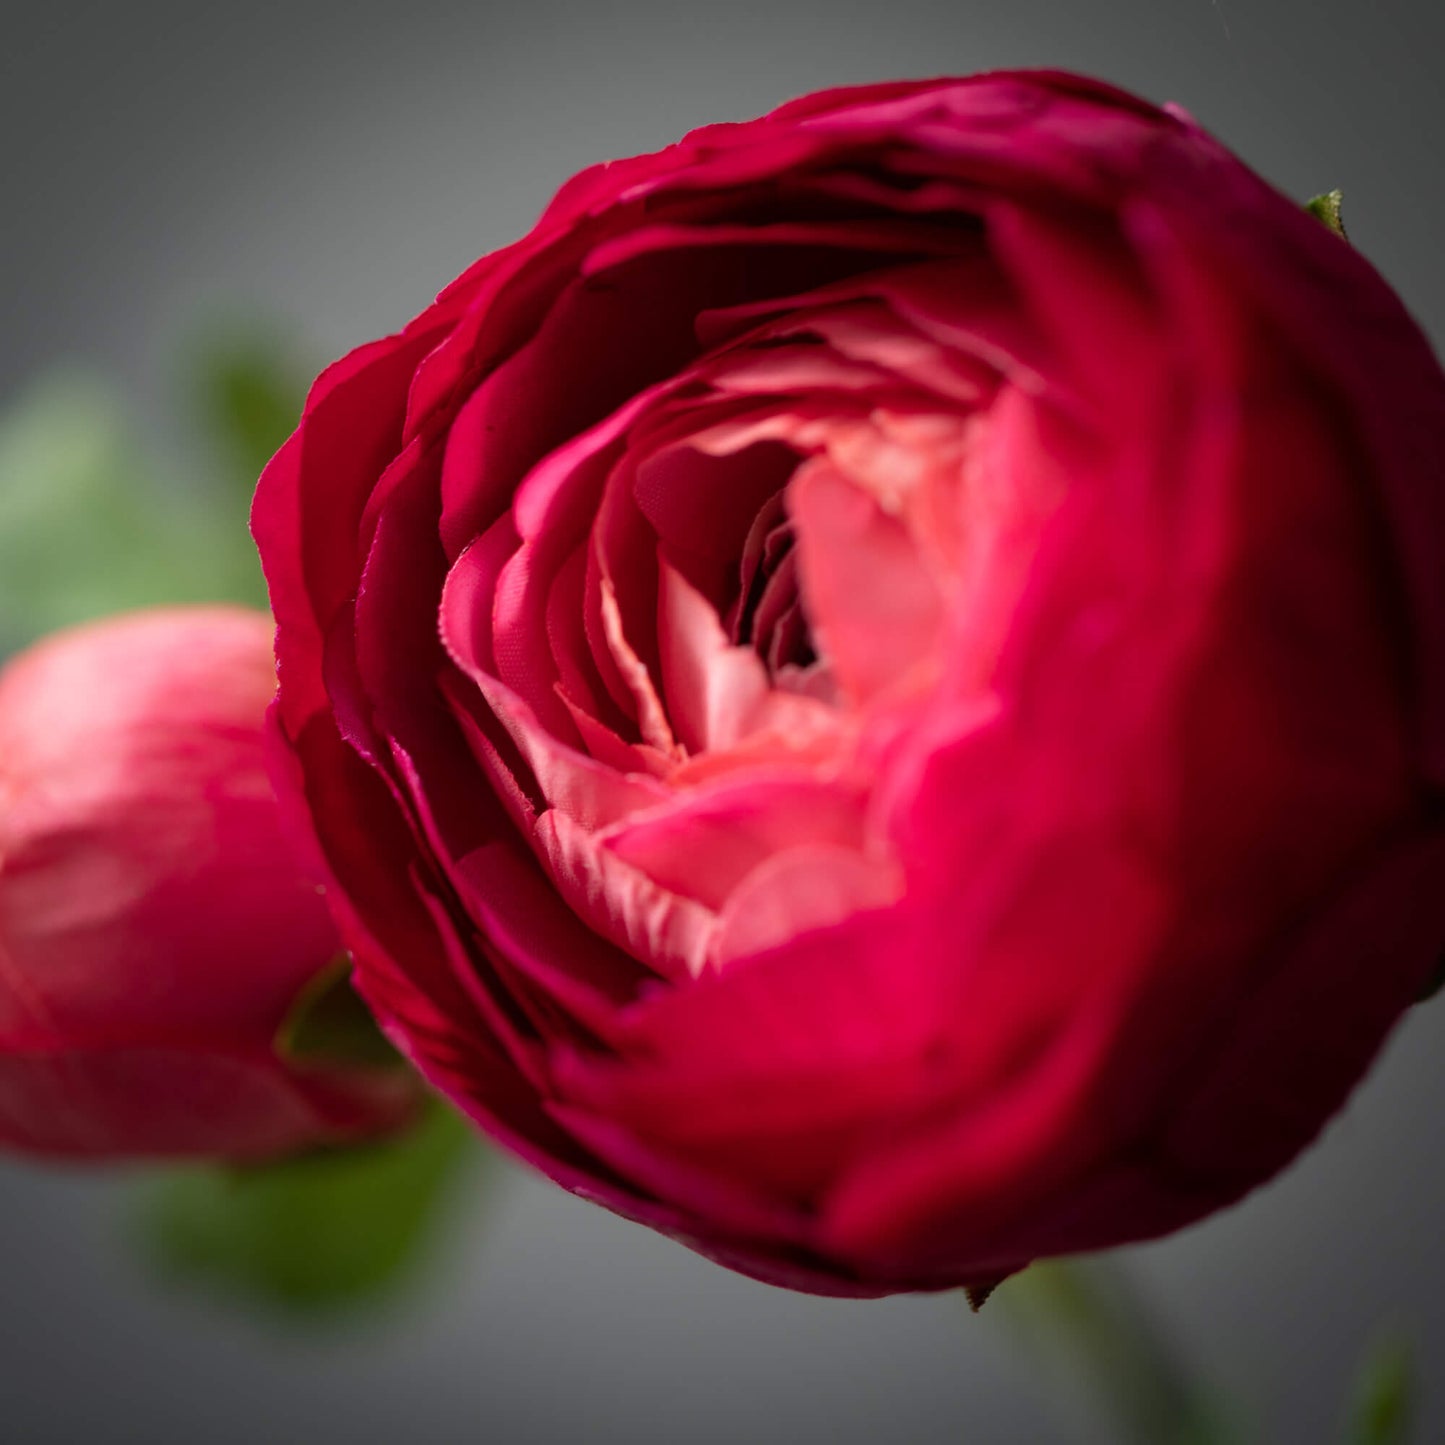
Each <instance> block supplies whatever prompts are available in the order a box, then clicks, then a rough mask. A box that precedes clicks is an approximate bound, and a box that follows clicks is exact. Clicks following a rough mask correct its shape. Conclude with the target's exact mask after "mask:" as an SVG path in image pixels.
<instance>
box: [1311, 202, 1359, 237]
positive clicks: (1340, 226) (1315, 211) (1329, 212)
mask: <svg viewBox="0 0 1445 1445" xmlns="http://www.w3.org/2000/svg"><path fill="white" fill-rule="evenodd" d="M1344 200H1345V193H1344V192H1343V191H1326V192H1325V193H1324V195H1322V196H1316V197H1315V198H1314V200H1312V201H1306V202H1305V210H1307V211H1308V212H1309V213H1310V215H1312V216H1313V217H1314V218H1315V220H1317V221H1323V222H1324V224H1325V225H1327V226H1328V227H1329V228H1330V230H1332V231H1333V232H1334V233H1335V235H1337V236H1338V237H1339V238H1340V239H1341V240H1342V241H1348V240H1349V239H1350V237H1349V234H1348V233H1347V232H1346V230H1345V223H1344V220H1343V218H1342V216H1341V214H1340V208H1341V207H1342V206H1343V204H1344Z"/></svg>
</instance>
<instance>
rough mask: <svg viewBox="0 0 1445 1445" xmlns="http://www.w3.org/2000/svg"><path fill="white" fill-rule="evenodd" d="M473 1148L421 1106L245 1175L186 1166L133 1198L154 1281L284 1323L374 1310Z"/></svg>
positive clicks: (433, 1226)
mask: <svg viewBox="0 0 1445 1445" xmlns="http://www.w3.org/2000/svg"><path fill="white" fill-rule="evenodd" d="M480 1157H481V1150H480V1149H479V1147H478V1146H477V1145H476V1143H475V1139H474V1136H473V1134H472V1133H471V1131H470V1129H469V1128H468V1127H467V1125H466V1124H465V1122H464V1121H463V1120H462V1119H461V1118H460V1117H459V1116H458V1115H457V1114H456V1113H455V1112H453V1111H452V1110H451V1109H450V1108H448V1107H447V1106H446V1105H444V1104H442V1103H440V1102H439V1101H436V1100H428V1102H427V1105H426V1108H425V1111H424V1113H423V1116H422V1118H421V1120H420V1121H419V1122H418V1124H417V1125H416V1126H415V1127H414V1128H412V1129H411V1130H410V1131H408V1132H407V1133H405V1134H404V1135H401V1136H399V1137H396V1138H394V1139H389V1140H385V1141H383V1142H380V1143H374V1144H366V1145H361V1146H357V1147H355V1148H349V1149H334V1150H325V1151H319V1152H317V1153H313V1154H307V1155H303V1156H301V1157H299V1158H296V1159H291V1160H287V1161H283V1162H281V1163H277V1164H271V1165H265V1166H260V1167H254V1168H247V1169H218V1168H205V1169H186V1170H184V1171H181V1172H177V1173H174V1174H171V1175H168V1176H166V1177H164V1178H162V1179H160V1180H158V1181H155V1182H154V1183H152V1184H151V1186H150V1187H149V1189H148V1191H147V1193H146V1195H145V1196H144V1197H143V1208H142V1213H141V1219H140V1223H141V1230H142V1243H143V1245H144V1246H145V1247H146V1249H147V1252H148V1254H149V1255H150V1257H151V1259H152V1260H153V1262H154V1263H155V1264H156V1266H157V1267H158V1269H159V1270H160V1271H161V1273H162V1274H163V1276H165V1277H167V1278H169V1279H170V1280H171V1281H172V1282H175V1283H179V1284H185V1285H190V1286H195V1287H200V1288H204V1289H208V1290H210V1291H212V1292H214V1293H217V1294H221V1295H226V1296H229V1297H232V1298H239V1299H243V1300H248V1301H249V1302H251V1303H253V1304H260V1305H265V1306H269V1307H272V1308H279V1309H282V1310H285V1311H288V1312H290V1313H292V1314H296V1315H311V1316H322V1315H326V1314H332V1315H334V1314H337V1313H340V1312H342V1311H346V1310H350V1309H353V1308H355V1307H356V1306H359V1305H365V1304H373V1303H379V1302H383V1301H384V1300H386V1299H387V1298H390V1297H392V1296H393V1295H394V1294H395V1292H396V1291H397V1289H398V1288H399V1287H401V1286H403V1285H404V1284H405V1283H406V1282H407V1281H408V1280H409V1279H411V1278H412V1277H413V1276H414V1274H415V1271H416V1270H417V1268H418V1267H419V1265H420V1264H421V1262H422V1260H423V1258H424V1257H425V1255H426V1254H427V1253H428V1246H429V1244H430V1243H431V1241H432V1238H433V1236H434V1234H435V1232H436V1231H437V1229H438V1228H439V1227H440V1226H441V1225H442V1224H443V1222H444V1219H443V1216H444V1215H445V1213H446V1205H447V1202H448V1198H449V1197H453V1198H454V1196H455V1195H456V1194H457V1193H458V1192H459V1185H460V1184H461V1182H462V1180H463V1178H464V1177H465V1176H466V1175H467V1174H469V1173H471V1172H472V1168H473V1166H475V1165H476V1163H477V1162H478V1160H479V1158H480Z"/></svg>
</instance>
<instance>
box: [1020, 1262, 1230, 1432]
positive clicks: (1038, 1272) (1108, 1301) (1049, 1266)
mask: <svg viewBox="0 0 1445 1445" xmlns="http://www.w3.org/2000/svg"><path fill="white" fill-rule="evenodd" d="M994 1308H995V1309H997V1310H998V1312H999V1313H1000V1314H1001V1315H1003V1316H1004V1317H1005V1318H1006V1320H1007V1322H1008V1324H1009V1325H1011V1326H1012V1327H1013V1329H1014V1331H1015V1333H1017V1334H1018V1335H1020V1336H1021V1337H1022V1338H1023V1341H1024V1343H1025V1344H1026V1346H1027V1347H1029V1348H1030V1349H1031V1351H1032V1352H1033V1353H1034V1354H1035V1355H1036V1356H1038V1357H1039V1358H1040V1359H1041V1360H1043V1361H1044V1362H1045V1363H1047V1364H1051V1365H1052V1366H1054V1367H1055V1368H1056V1369H1057V1370H1058V1371H1059V1372H1060V1373H1063V1374H1067V1375H1069V1376H1071V1377H1072V1378H1073V1379H1075V1380H1076V1381H1077V1382H1078V1383H1079V1384H1081V1385H1082V1386H1083V1387H1084V1388H1085V1389H1086V1390H1087V1391H1088V1393H1090V1394H1091V1395H1093V1396H1094V1398H1095V1399H1096V1400H1097V1402H1098V1403H1099V1405H1100V1406H1101V1407H1102V1408H1103V1409H1104V1410H1105V1411H1107V1413H1108V1414H1109V1416H1110V1417H1111V1418H1112V1420H1113V1423H1114V1429H1115V1432H1116V1436H1117V1438H1118V1440H1119V1441H1120V1442H1121V1445H1231V1442H1233V1441H1235V1440H1236V1439H1237V1436H1236V1435H1235V1433H1234V1432H1233V1431H1232V1430H1230V1429H1229V1428H1228V1427H1227V1426H1226V1424H1225V1422H1224V1421H1223V1419H1222V1418H1221V1414H1222V1412H1221V1410H1220V1406H1219V1402H1218V1401H1217V1399H1216V1398H1215V1397H1214V1396H1213V1394H1212V1393H1211V1392H1209V1391H1207V1390H1206V1389H1205V1388H1204V1387H1202V1386H1201V1385H1200V1384H1199V1383H1198V1382H1197V1381H1196V1380H1195V1379H1194V1378H1193V1377H1192V1375H1191V1374H1190V1372H1189V1371H1188V1370H1187V1368H1186V1367H1185V1365H1184V1363H1183V1361H1182V1360H1181V1358H1180V1357H1179V1355H1178V1353H1177V1351H1176V1350H1175V1349H1174V1348H1173V1346H1172V1345H1171V1344H1170V1342H1169V1341H1168V1340H1167V1339H1166V1338H1165V1335H1164V1332H1163V1330H1162V1329H1161V1328H1160V1326H1159V1323H1158V1322H1157V1321H1156V1320H1155V1319H1154V1318H1153V1316H1152V1313H1151V1311H1150V1310H1149V1309H1148V1307H1147V1305H1146V1304H1145V1302H1144V1300H1143V1299H1142V1297H1141V1296H1140V1294H1139V1291H1138V1288H1137V1286H1136V1285H1135V1284H1134V1282H1133V1281H1132V1280H1131V1279H1130V1277H1129V1274H1128V1272H1127V1271H1126V1270H1125V1269H1123V1267H1122V1266H1120V1265H1118V1264H1117V1263H1113V1262H1110V1261H1105V1260H1103V1259H1092V1260H1055V1261H1047V1262H1043V1263H1039V1264H1034V1265H1030V1266H1029V1268H1028V1269H1027V1270H1025V1271H1024V1272H1023V1273H1022V1274H1021V1275H1018V1276H1016V1277H1015V1278H1014V1279H1011V1280H1009V1281H1008V1282H1007V1284H1006V1285H1005V1286H1004V1287H1003V1288H1001V1289H1000V1290H999V1293H998V1296H997V1303H996V1305H995V1306H994Z"/></svg>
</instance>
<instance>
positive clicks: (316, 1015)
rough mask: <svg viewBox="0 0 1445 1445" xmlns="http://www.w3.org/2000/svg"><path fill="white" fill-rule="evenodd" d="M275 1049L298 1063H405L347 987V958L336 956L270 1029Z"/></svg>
mask: <svg viewBox="0 0 1445 1445" xmlns="http://www.w3.org/2000/svg"><path fill="white" fill-rule="evenodd" d="M275 1047H276V1052H277V1053H278V1054H280V1055H281V1057H282V1058H283V1059H289V1060H291V1061H292V1062H294V1063H299V1064H341V1065H347V1066H350V1067H361V1068H395V1067H405V1060H403V1059H402V1057H401V1055H400V1054H398V1053H397V1051H396V1050H395V1049H394V1048H392V1046H391V1045H390V1044H389V1043H388V1042H387V1040H386V1036H385V1035H384V1034H383V1033H382V1032H381V1030H380V1029H379V1028H378V1027H377V1024H376V1020H375V1019H374V1018H373V1017H372V1016H371V1011H370V1010H369V1009H368V1008H367V1007H366V1005H365V1004H364V1003H363V1002H362V1001H361V996H360V995H359V994H358V993H357V992H356V990H355V989H354V988H353V987H352V986H351V960H350V959H349V958H347V956H346V955H345V954H339V955H338V956H337V957H336V958H335V959H333V960H332V962H331V963H329V964H327V966H326V967H325V968H323V969H322V970H321V972H320V973H318V974H316V975H315V977H313V978H312V979H311V981H310V982H309V983H308V984H307V985H306V987H305V988H303V989H302V990H301V992H300V993H299V994H297V996H296V1001H295V1003H293V1004H292V1005H291V1010H290V1012H289V1013H288V1014H287V1015H286V1017H285V1018H284V1019H283V1020H282V1022H281V1027H280V1028H279V1029H277V1030H276V1039H275Z"/></svg>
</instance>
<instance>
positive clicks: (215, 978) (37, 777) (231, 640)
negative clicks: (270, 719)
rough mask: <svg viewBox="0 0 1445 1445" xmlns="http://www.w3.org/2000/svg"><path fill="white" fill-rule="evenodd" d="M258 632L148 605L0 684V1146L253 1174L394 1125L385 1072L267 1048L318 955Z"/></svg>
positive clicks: (77, 637)
mask: <svg viewBox="0 0 1445 1445" xmlns="http://www.w3.org/2000/svg"><path fill="white" fill-rule="evenodd" d="M271 636H272V631H271V621H270V619H269V618H268V617H266V616H265V615H264V614H262V613H257V612H251V611H249V610H245V609H242V608H235V607H190V608H169V609H159V610H155V611H150V612H144V613H137V614H133V615H130V616H126V617H120V618H115V619H111V620H107V621H103V622H98V623H94V624H90V625H87V626H83V627H78V628H74V629H71V630H69V631H66V632H62V633H59V634H56V635H55V636H53V637H50V638H47V639H46V640H44V641H42V642H40V643H39V644H37V645H36V646H34V647H32V648H31V649H29V650H28V651H27V652H25V653H22V654H21V655H20V656H18V657H16V658H15V659H14V660H12V661H11V662H10V664H9V665H8V666H7V667H6V668H5V669H4V670H3V672H0V1143H5V1144H10V1145H14V1146H17V1147H20V1148H22V1149H29V1150H35V1151H39V1152H44V1153H51V1154H69V1155H89V1156H116V1155H129V1156H146V1155H149V1156H161V1155H187V1154H203V1155H219V1156H227V1157H231V1158H255V1157H260V1156H265V1155H270V1154H278V1153H282V1152H285V1151H288V1150H294V1149H299V1148H303V1147H306V1146H308V1145H315V1144H322V1143H327V1142H333V1141H336V1140H338V1139H341V1138H344V1137H349V1136H355V1135H360V1134H365V1133H369V1132H373V1131H375V1130H378V1129H381V1128H384V1127H387V1126H389V1125H392V1124H395V1123H396V1122H398V1121H400V1120H401V1119H402V1118H404V1117H405V1115H406V1113H407V1111H408V1108H409V1106H410V1104H411V1102H412V1099H413V1089H412V1085H411V1083H410V1081H409V1079H408V1078H407V1076H406V1075H405V1074H404V1073H402V1072H401V1071H399V1070H396V1069H392V1068H376V1067H365V1068H363V1067H356V1066H354V1065H353V1066H342V1065H340V1064H338V1063H337V1062H335V1061H330V1062H325V1063H322V1062H317V1063H309V1062H303V1061H299V1060H288V1059H284V1058H282V1057H281V1056H280V1054H279V1053H278V1052H277V1049H276V1045H275V1040H276V1036H277V1032H278V1030H279V1029H280V1028H281V1026H282V1024H283V1022H284V1021H285V1020H286V1017H287V1015H288V1012H289V1011H290V1010H291V1008H292V1006H293V1005H294V1003H295V1002H296V1000H297V997H298V995H299V994H300V993H301V991H302V990H303V989H304V988H305V987H306V986H307V984H308V983H310V982H311V981H312V980H313V979H315V978H316V976H317V975H318V973H320V971H321V970H323V969H325V968H326V967H327V965H328V964H329V963H330V962H331V961H332V960H333V959H334V958H335V957H336V955H337V952H338V949H339V944H338V942H337V938H336V935H335V932H334V929H333V926H332V923H331V919H330V916H329V915H328V913H327V910H326V907H325V901H324V899H323V897H322V896H321V890H320V888H319V887H318V885H316V884H315V883H314V882H311V881H309V880H308V879H307V878H306V877H305V876H304V875H303V874H302V872H301V871H300V870H299V869H298V867H297V864H296V861H295V859H294V857H293V855H292V852H291V849H290V848H289V846H288V842H287V839H286V838H285V837H283V834H282V831H281V823H280V816H279V813H278V809H277V805H276V801H275V798H274V796H273V793H272V790H271V784H270V782H269V781H268V778H267V772H266V766H265V759H264V752H265V749H264V726H263V725H264V718H265V712H266V708H267V705H268V703H269V702H270V700H271V697H272V695H273V693H274V692H275V686H276V679H275V666H274V662H273V660H272V651H271Z"/></svg>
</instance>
